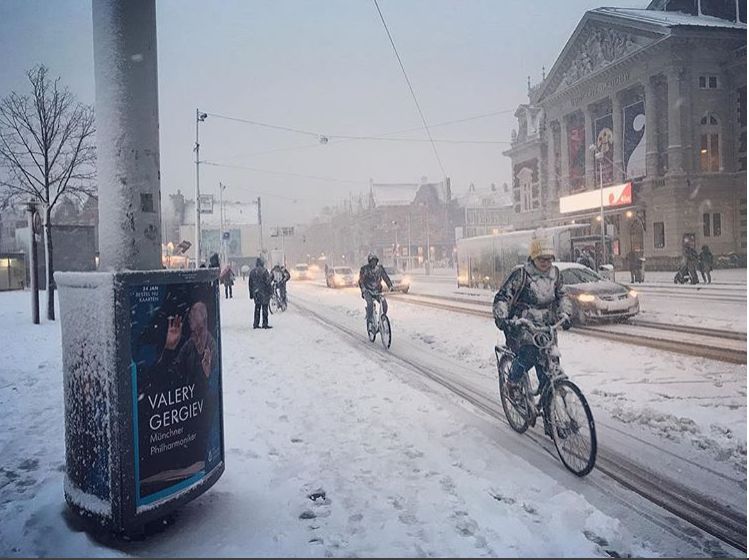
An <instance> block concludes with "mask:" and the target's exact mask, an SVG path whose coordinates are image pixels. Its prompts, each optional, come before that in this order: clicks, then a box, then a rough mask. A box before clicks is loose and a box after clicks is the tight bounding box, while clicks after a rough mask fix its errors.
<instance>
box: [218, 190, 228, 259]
mask: <svg viewBox="0 0 749 560" xmlns="http://www.w3.org/2000/svg"><path fill="white" fill-rule="evenodd" d="M218 196H219V204H220V205H221V209H220V211H219V223H220V229H221V239H220V242H221V262H222V263H226V244H225V242H224V185H223V183H222V182H221V181H219V183H218Z"/></svg>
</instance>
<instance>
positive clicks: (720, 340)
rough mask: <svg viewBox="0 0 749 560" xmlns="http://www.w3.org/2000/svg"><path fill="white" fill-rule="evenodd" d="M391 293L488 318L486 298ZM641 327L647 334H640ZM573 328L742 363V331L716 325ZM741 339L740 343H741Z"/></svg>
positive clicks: (634, 324) (644, 323)
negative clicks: (681, 337)
mask: <svg viewBox="0 0 749 560" xmlns="http://www.w3.org/2000/svg"><path fill="white" fill-rule="evenodd" d="M391 296H394V297H395V298H397V299H402V300H403V301H405V302H407V303H410V304H412V305H421V306H425V307H433V308H435V309H442V310H445V311H453V312H457V313H464V314H468V315H474V316H477V317H485V318H489V319H491V318H492V311H491V304H489V303H487V302H476V301H471V300H468V299H465V298H445V297H441V296H421V295H419V296H416V295H406V294H391ZM454 303H459V304H468V305H471V306H472V307H466V306H465V305H455V304H454ZM635 329H637V331H636V330H635ZM643 330H644V331H645V332H646V333H649V334H644V333H643V332H642V331H643ZM574 332H575V333H577V334H582V335H585V336H591V337H596V338H602V339H607V340H613V341H616V342H622V343H625V344H632V345H636V346H646V347H649V348H655V349H658V350H668V351H671V352H677V353H679V354H685V355H690V356H699V357H703V358H707V359H711V360H718V361H722V362H729V363H734V364H746V333H738V332H734V331H727V330H720V329H704V328H697V327H690V326H686V325H670V324H666V323H656V322H652V321H643V320H634V321H631V323H629V324H627V325H619V324H612V325H585V326H575V327H574ZM669 332H671V333H679V334H687V335H690V336H691V337H692V338H691V339H689V340H679V339H674V338H669V337H668V336H667V333H669ZM742 342H743V344H741V343H742Z"/></svg>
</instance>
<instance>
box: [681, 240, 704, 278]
mask: <svg viewBox="0 0 749 560" xmlns="http://www.w3.org/2000/svg"><path fill="white" fill-rule="evenodd" d="M684 258H685V259H686V267H687V273H688V274H689V280H690V282H691V283H692V284H699V283H700V279H699V278H698V277H697V262H698V261H699V255H698V254H697V251H695V250H694V247H692V246H691V245H685V246H684Z"/></svg>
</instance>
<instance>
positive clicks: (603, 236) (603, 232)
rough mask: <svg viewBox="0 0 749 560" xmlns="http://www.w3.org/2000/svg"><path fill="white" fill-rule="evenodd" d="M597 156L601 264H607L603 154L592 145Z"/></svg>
mask: <svg viewBox="0 0 749 560" xmlns="http://www.w3.org/2000/svg"><path fill="white" fill-rule="evenodd" d="M588 149H589V150H590V151H591V152H593V154H594V155H595V159H596V160H598V176H599V180H600V185H601V217H600V220H599V221H600V222H601V264H602V265H603V264H606V263H607V262H608V261H607V260H606V220H605V218H604V216H603V152H602V151H601V150H599V149H598V146H596V145H595V144H591V145H590V147H589V148H588Z"/></svg>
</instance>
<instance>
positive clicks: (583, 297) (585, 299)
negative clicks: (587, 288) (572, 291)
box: [577, 294, 596, 303]
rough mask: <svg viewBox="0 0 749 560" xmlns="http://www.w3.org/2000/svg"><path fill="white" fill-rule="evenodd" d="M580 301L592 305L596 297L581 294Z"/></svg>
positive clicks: (578, 297)
mask: <svg viewBox="0 0 749 560" xmlns="http://www.w3.org/2000/svg"><path fill="white" fill-rule="evenodd" d="M577 299H578V301H582V302H583V303H590V302H592V301H595V300H596V296H594V295H592V294H580V295H579V296H577Z"/></svg>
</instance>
